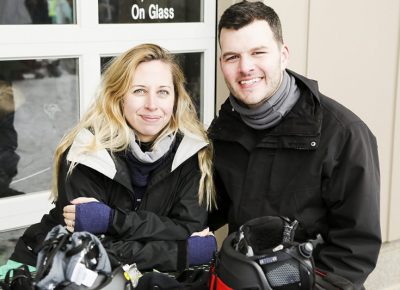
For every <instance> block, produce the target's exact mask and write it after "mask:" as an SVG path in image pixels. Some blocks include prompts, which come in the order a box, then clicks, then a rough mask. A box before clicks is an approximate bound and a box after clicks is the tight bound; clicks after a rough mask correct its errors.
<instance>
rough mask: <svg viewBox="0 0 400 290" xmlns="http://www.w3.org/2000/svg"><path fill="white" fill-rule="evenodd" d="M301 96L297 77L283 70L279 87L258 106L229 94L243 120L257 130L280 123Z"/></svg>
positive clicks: (233, 105)
mask: <svg viewBox="0 0 400 290" xmlns="http://www.w3.org/2000/svg"><path fill="white" fill-rule="evenodd" d="M299 98H300V91H299V88H298V87H297V85H296V79H295V78H294V77H293V76H291V75H289V74H288V73H287V72H286V71H284V72H283V77H282V83H281V85H280V87H279V89H278V90H277V91H276V92H275V93H274V94H273V95H272V96H271V97H270V98H269V99H268V100H267V101H266V102H264V103H263V104H261V105H260V106H259V107H257V108H248V107H245V106H244V105H242V104H240V103H239V102H238V101H237V100H236V98H235V97H234V96H232V95H229V101H230V103H231V105H232V107H233V108H234V109H235V110H236V111H237V112H238V113H239V114H240V117H241V118H242V120H243V122H244V123H245V124H246V125H248V126H250V127H251V128H253V129H256V130H263V129H267V128H271V127H273V126H275V125H276V124H278V123H279V122H280V120H281V119H282V118H283V117H284V116H285V115H286V114H287V113H288V112H289V111H290V110H291V109H292V108H293V106H294V104H296V102H297V100H298V99H299Z"/></svg>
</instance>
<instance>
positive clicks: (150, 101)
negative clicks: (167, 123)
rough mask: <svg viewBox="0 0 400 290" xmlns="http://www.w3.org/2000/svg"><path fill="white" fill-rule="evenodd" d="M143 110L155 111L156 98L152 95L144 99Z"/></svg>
mask: <svg viewBox="0 0 400 290" xmlns="http://www.w3.org/2000/svg"><path fill="white" fill-rule="evenodd" d="M145 108H146V109H147V110H151V111H153V110H156V109H157V104H156V97H155V96H154V95H153V94H149V95H148V96H147V98H146V103H145Z"/></svg>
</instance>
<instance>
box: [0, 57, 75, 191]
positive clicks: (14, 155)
mask: <svg viewBox="0 0 400 290" xmlns="http://www.w3.org/2000/svg"><path fill="white" fill-rule="evenodd" d="M77 70H78V61H77V59H42V60H35V59H34V60H10V61H0V197H5V196H11V195H17V194H22V193H25V192H35V191H41V190H48V189H49V188H50V186H51V175H52V169H51V167H52V162H53V155H54V149H55V148H56V146H57V144H58V142H59V141H60V139H61V137H62V136H63V135H64V134H65V132H66V131H67V130H68V129H70V128H71V127H72V126H73V125H74V124H76V123H77V121H78V118H79V112H78V110H79V106H78V101H79V94H78V76H77Z"/></svg>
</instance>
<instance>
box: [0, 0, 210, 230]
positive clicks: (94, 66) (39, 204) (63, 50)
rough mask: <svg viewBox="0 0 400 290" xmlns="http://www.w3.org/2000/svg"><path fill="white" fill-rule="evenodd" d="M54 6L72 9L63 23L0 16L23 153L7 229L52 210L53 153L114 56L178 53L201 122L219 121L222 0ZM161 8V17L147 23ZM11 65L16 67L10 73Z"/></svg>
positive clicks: (1, 51) (1, 49)
mask: <svg viewBox="0 0 400 290" xmlns="http://www.w3.org/2000/svg"><path fill="white" fill-rule="evenodd" d="M46 1H47V0H46ZM9 2H13V3H14V4H15V5H16V4H17V2H18V4H19V5H22V4H25V8H21V9H28V10H29V9H31V10H32V11H33V10H34V9H36V11H39V12H43V11H41V10H38V9H39V6H33V4H32V3H36V4H35V5H39V4H44V2H42V1H41V0H35V1H33V0H31V1H30V0H2V1H0V15H1V14H2V12H3V11H4V10H3V7H5V6H4V5H5V4H6V3H7V4H10V3H9ZM52 2H54V3H58V4H59V3H63V4H65V3H67V4H68V8H67V7H66V6H65V7H64V8H66V9H67V10H68V11H70V13H67V15H68V16H66V17H64V18H60V19H64V20H57V21H53V20H52V21H51V22H50V23H49V20H48V18H46V17H44V16H46V15H47V16H48V15H49V14H48V13H47V14H46V13H44V14H43V15H44V16H43V15H42V16H43V18H41V19H47V20H42V21H39V20H35V21H32V22H30V23H21V22H22V21H21V20H17V18H11V19H13V20H12V21H11V20H7V21H5V20H4V16H0V19H1V24H4V25H0V35H1V36H2V37H1V38H0V74H1V73H2V74H3V75H5V76H3V80H1V79H0V83H1V82H2V83H3V85H2V86H3V87H4V88H7V87H8V88H10V87H11V92H12V94H11V96H10V95H9V96H8V97H6V98H5V99H6V100H5V101H4V102H5V103H7V105H8V109H7V110H8V111H10V110H11V111H12V110H14V111H15V112H14V114H13V116H11V117H9V118H8V119H7V122H9V124H11V125H10V126H11V129H10V132H12V133H11V135H13V134H14V135H16V138H17V146H15V145H11V147H13V146H14V149H13V150H14V151H13V152H14V153H15V154H16V155H18V156H17V157H15V156H14V160H16V161H14V163H16V164H17V165H16V166H17V171H18V172H17V173H16V174H15V172H14V175H13V177H12V179H11V180H10V181H9V184H8V185H7V188H12V189H14V190H16V191H20V192H22V193H23V194H20V195H15V196H11V197H4V198H0V231H1V230H7V229H11V228H17V227H24V226H27V225H29V224H32V223H34V222H38V221H39V220H40V218H41V217H42V215H43V214H44V213H46V212H48V210H49V209H50V208H52V205H51V203H50V201H49V194H50V192H49V189H50V186H51V184H50V182H51V173H52V168H50V167H51V165H52V158H53V155H54V148H55V146H56V145H57V144H58V142H59V141H60V138H61V136H63V135H64V134H65V133H66V131H67V130H68V129H69V128H71V127H72V126H73V125H75V124H76V122H77V121H78V119H79V117H80V116H81V115H82V114H83V112H85V110H86V109H87V107H88V106H89V104H90V103H91V102H92V100H93V97H94V96H95V92H96V89H97V86H98V84H99V81H100V76H101V63H102V62H104V61H105V59H106V58H107V57H110V56H113V55H118V54H120V53H122V52H123V51H126V50H127V49H129V48H131V47H133V46H135V45H138V44H140V43H149V42H150V43H156V44H158V45H160V46H162V47H164V48H166V49H168V50H169V51H171V52H172V53H174V54H177V55H178V56H179V58H181V63H182V67H183V70H184V72H185V74H186V78H187V89H188V91H189V92H191V95H192V97H193V99H194V101H195V104H196V106H197V107H198V109H199V115H200V117H201V119H202V121H203V122H204V124H205V125H209V124H210V123H211V121H212V118H213V117H214V76H215V14H216V13H215V12H216V1H214V0H191V1H187V0H159V1H156V0H118V1H112V0H108V1H107V0H98V1H86V0H84V1H70V0H65V1H64V0H55V1H50V0H49V1H48V3H52ZM115 3H118V6H117V4H115ZM29 5H31V6H30V7H28V6H29ZM123 5H125V6H126V5H128V8H126V7H125V6H123ZM134 5H137V6H135V8H133V9H138V8H142V9H144V11H145V13H146V14H145V15H146V19H141V20H139V19H133V18H132V7H134ZM152 5H153V6H152ZM157 5H158V8H157V9H156V6H157ZM150 6H151V7H150ZM18 7H23V6H18ZM160 8H161V9H162V10H160ZM172 8H173V14H174V15H173V16H174V17H172V14H171V11H172V10H171V9H172ZM48 9H49V7H48ZM154 9H156V10H157V11H158V13H159V14H158V16H157V17H158V19H155V17H153V18H154V19H151V18H149V17H148V16H149V13H153V12H150V10H154ZM165 9H167V11H166V10H165ZM50 10H51V9H50ZM117 10H118V11H119V12H118V14H116V12H117ZM140 11H143V10H140ZM160 11H161V12H160ZM19 12H21V11H19ZM25 12H26V11H25ZM122 12H124V13H125V12H126V13H127V14H125V15H123V14H121V13H122ZM28 13H31V12H29V11H28ZM113 13H114V14H113ZM141 13H142V12H141ZM160 13H161V14H162V17H161V14H160ZM25 14H26V13H25ZM30 15H31V14H30ZM164 16H165V17H164ZM129 17H130V18H129ZM31 18H32V19H39V18H40V17H39V16H32V15H31ZM8 19H10V18H8ZM4 22H6V23H4ZM17 22H18V23H17ZM57 23H59V25H55V24H57ZM21 24H24V25H21ZM39 24H40V25H39ZM10 65H11V66H14V68H13V69H10V67H7V66H10ZM2 102H3V100H0V104H1V106H4V104H3V103H2ZM0 114H2V113H0ZM12 127H13V128H12ZM0 132H1V131H0ZM0 134H5V133H0ZM3 136H5V135H3ZM3 136H1V137H0V144H1V142H2V140H5V139H4V137H3ZM12 138H15V136H14V137H12ZM12 138H11V139H12ZM13 142H15V141H6V142H4V143H6V144H9V145H10V144H13ZM11 151H12V150H11ZM11 159H12V158H11ZM11 163H12V162H10V163H9V165H10V166H11V165H12V164H11ZM11 167H12V166H11ZM14 168H15V165H14ZM11 171H12V170H11ZM11 175H12V174H11ZM11 193H12V192H11ZM17 193H18V192H17Z"/></svg>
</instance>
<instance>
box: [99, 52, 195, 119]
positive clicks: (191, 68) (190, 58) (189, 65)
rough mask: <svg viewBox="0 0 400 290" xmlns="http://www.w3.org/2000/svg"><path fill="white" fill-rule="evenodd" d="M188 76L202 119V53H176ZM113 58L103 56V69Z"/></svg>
mask: <svg viewBox="0 0 400 290" xmlns="http://www.w3.org/2000/svg"><path fill="white" fill-rule="evenodd" d="M175 56H176V58H177V60H178V62H179V64H180V66H181V68H182V70H183V73H184V75H185V78H186V86H185V87H186V90H187V91H188V93H189V95H190V96H191V98H192V101H193V103H194V105H195V106H196V110H197V114H198V116H199V118H200V120H202V115H201V100H202V98H203V96H202V90H201V87H202V86H201V85H202V84H201V79H202V77H201V76H202V70H201V69H202V66H201V62H202V53H201V52H193V53H177V54H175ZM111 59H112V57H102V58H101V69H102V71H103V70H104V68H105V66H106V64H107V63H108V62H109V61H110V60H111Z"/></svg>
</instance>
